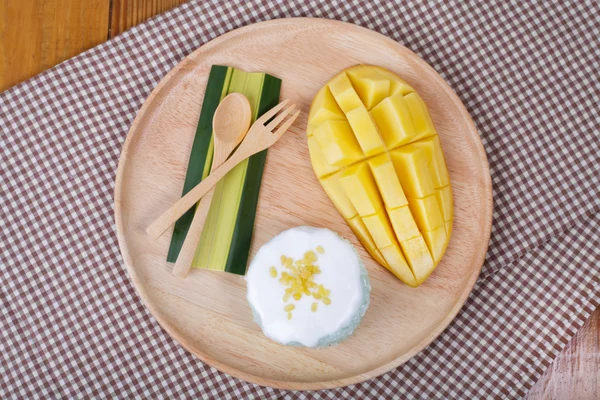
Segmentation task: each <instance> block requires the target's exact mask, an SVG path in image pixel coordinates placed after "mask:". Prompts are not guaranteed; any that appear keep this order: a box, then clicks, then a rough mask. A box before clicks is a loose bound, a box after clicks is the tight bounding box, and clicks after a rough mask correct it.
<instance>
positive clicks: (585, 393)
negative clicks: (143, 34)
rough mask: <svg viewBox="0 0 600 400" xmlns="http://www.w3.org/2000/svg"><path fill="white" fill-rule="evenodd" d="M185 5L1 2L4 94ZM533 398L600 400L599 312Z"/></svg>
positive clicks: (150, 0)
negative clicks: (85, 51) (90, 49)
mask: <svg viewBox="0 0 600 400" xmlns="http://www.w3.org/2000/svg"><path fill="white" fill-rule="evenodd" d="M185 1H186V0H0V91H3V90H5V89H7V88H9V87H11V86H13V85H15V84H17V83H19V82H21V81H24V80H26V79H28V78H30V77H32V76H34V75H36V74H38V73H40V72H42V71H44V70H46V69H48V68H51V67H52V66H54V65H56V64H58V63H60V62H61V61H64V60H66V59H67V58H70V57H73V56H75V55H77V54H79V53H80V52H82V51H84V50H86V49H89V48H90V47H93V46H96V45H98V44H100V43H102V42H104V41H106V40H108V39H110V38H113V37H115V36H116V35H118V34H119V33H121V32H123V31H124V30H126V29H128V28H130V27H132V26H134V25H137V24H139V23H141V22H143V21H144V20H146V19H148V18H150V17H152V16H154V15H156V14H159V13H161V12H163V11H166V10H168V9H170V8H172V7H175V6H177V5H178V4H181V3H183V2H185ZM528 398H529V399H532V400H533V399H561V400H562V399H598V398H600V308H599V309H598V310H596V312H595V313H594V314H593V316H592V317H591V318H590V319H589V320H588V321H587V322H586V324H585V326H584V327H583V328H582V329H581V330H580V332H579V333H578V334H577V335H576V336H575V338H573V340H572V341H571V342H570V343H569V345H568V346H567V347H566V348H565V349H564V350H563V351H562V352H561V353H560V355H559V356H558V357H557V358H556V360H555V361H554V363H553V364H552V365H551V367H550V368H548V370H547V371H546V373H545V374H544V376H543V377H542V378H541V379H540V380H539V382H538V383H537V384H536V385H535V386H534V388H533V389H532V390H531V391H530V392H529V395H528Z"/></svg>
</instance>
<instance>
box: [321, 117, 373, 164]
mask: <svg viewBox="0 0 600 400" xmlns="http://www.w3.org/2000/svg"><path fill="white" fill-rule="evenodd" d="M313 136H314V137H315V139H316V141H317V144H318V145H319V148H320V149H321V152H322V153H323V156H324V157H325V160H326V161H327V163H328V164H329V165H331V166H336V167H338V166H344V165H347V164H350V163H352V162H355V161H358V160H360V159H361V158H362V157H363V153H362V150H361V149H360V146H359V145H358V142H357V141H356V137H355V136H354V133H353V132H352V128H351V127H350V124H349V123H348V121H337V120H334V121H331V120H330V121H325V122H323V123H322V124H321V125H319V126H318V127H316V128H315V130H314V131H313Z"/></svg>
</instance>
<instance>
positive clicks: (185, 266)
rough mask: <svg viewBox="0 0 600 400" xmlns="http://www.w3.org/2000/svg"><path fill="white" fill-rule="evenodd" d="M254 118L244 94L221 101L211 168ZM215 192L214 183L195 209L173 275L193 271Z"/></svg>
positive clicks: (218, 161)
mask: <svg viewBox="0 0 600 400" xmlns="http://www.w3.org/2000/svg"><path fill="white" fill-rule="evenodd" d="M251 119H252V109H251V108H250V102H249V101H248V98H246V96H244V95H243V94H241V93H231V94H229V95H227V96H226V97H225V98H224V99H223V101H221V103H220V104H219V106H218V107H217V110H216V111H215V115H214V117H213V123H212V126H213V140H214V154H213V160H212V166H211V168H210V170H211V171H215V170H216V169H217V168H219V167H220V166H221V164H223V163H224V162H225V161H227V158H229V155H231V153H232V152H233V150H235V148H236V147H237V146H238V145H239V144H240V142H241V141H242V139H244V136H246V133H247V132H248V129H249V128H250V121H251ZM214 193H215V188H214V186H213V187H212V188H211V189H210V190H209V191H208V192H207V193H206V194H205V195H204V196H203V197H202V199H201V200H200V203H199V204H198V207H197V208H196V212H195V214H194V219H193V220H192V224H191V225H190V229H189V230H188V233H187V235H186V237H185V241H184V242H183V246H182V247H181V251H180V252H179V256H178V257H177V261H176V262H175V267H173V275H175V276H178V277H180V278H185V277H186V276H187V274H188V272H189V271H190V268H191V266H192V261H193V260H194V255H195V254H196V248H197V247H198V242H200V236H201V235H202V230H203V229H204V222H205V221H206V216H207V215H208V211H209V209H210V203H211V202H212V198H213V195H214Z"/></svg>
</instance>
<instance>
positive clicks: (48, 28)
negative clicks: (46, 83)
mask: <svg viewBox="0 0 600 400" xmlns="http://www.w3.org/2000/svg"><path fill="white" fill-rule="evenodd" d="M109 9H110V0H17V1H14V0H0V91H3V90H5V89H7V88H9V87H11V86H13V85H15V84H17V83H19V82H22V81H24V80H26V79H28V78H30V77H32V76H34V75H36V74H38V73H40V72H42V71H44V70H46V69H48V68H51V67H53V66H54V65H56V64H58V63H60V62H62V61H64V60H66V59H68V58H70V57H73V56H75V55H77V54H79V53H81V52H82V51H84V50H87V49H89V48H91V47H93V46H96V45H98V44H100V43H102V42H104V41H105V40H106V38H107V37H108V15H109Z"/></svg>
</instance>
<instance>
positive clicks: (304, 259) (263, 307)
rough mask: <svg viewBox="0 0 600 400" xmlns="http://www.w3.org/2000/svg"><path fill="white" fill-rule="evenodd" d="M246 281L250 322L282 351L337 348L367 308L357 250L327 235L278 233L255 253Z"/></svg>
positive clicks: (319, 231)
mask: <svg viewBox="0 0 600 400" xmlns="http://www.w3.org/2000/svg"><path fill="white" fill-rule="evenodd" d="M246 281H247V283H248V294H247V297H248V302H249V303H250V307H251V308H252V313H253V314H254V319H255V320H256V322H257V323H258V324H259V325H260V327H261V328H262V330H263V332H264V334H265V335H266V336H267V337H269V338H271V339H272V340H274V341H276V342H279V343H282V344H284V345H289V346H306V347H327V346H331V345H334V344H337V343H339V342H341V341H342V340H344V339H346V338H347V337H349V336H350V335H351V334H352V333H353V332H354V330H355V329H356V327H357V326H358V324H359V323H360V320H361V319H362V317H363V315H364V314H365V312H366V311H367V308H368V307H369V294H370V292H371V286H370V284H369V277H368V275H367V271H366V269H365V267H364V265H363V263H362V261H361V260H360V257H359V255H358V253H357V252H356V249H355V248H354V247H353V246H352V244H350V242H348V241H347V240H346V239H344V238H342V237H341V236H339V235H337V234H336V233H334V232H332V231H331V230H329V229H324V228H313V227H309V226H301V227H296V228H292V229H288V230H286V231H284V232H281V233H280V234H279V235H277V236H275V237H274V238H273V239H271V240H270V241H269V242H268V243H266V244H265V245H264V246H262V247H261V248H260V250H259V251H258V253H256V256H255V257H254V259H253V260H252V262H251V263H250V267H249V269H248V273H247V274H246Z"/></svg>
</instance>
